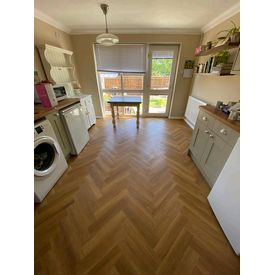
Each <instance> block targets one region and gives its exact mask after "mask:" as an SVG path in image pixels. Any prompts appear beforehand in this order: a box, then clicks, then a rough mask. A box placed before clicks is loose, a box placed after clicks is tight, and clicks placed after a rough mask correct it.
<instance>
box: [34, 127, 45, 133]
mask: <svg viewBox="0 0 275 275" xmlns="http://www.w3.org/2000/svg"><path fill="white" fill-rule="evenodd" d="M43 129H44V127H43V126H38V127H35V131H36V133H37V134H40V133H42V132H43Z"/></svg>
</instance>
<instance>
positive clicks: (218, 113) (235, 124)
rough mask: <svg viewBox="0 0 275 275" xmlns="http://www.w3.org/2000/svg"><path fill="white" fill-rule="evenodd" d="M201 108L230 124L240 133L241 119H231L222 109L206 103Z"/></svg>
mask: <svg viewBox="0 0 275 275" xmlns="http://www.w3.org/2000/svg"><path fill="white" fill-rule="evenodd" d="M200 108H201V109H202V110H203V111H205V112H207V113H209V114H210V115H212V116H213V117H215V118H216V119H218V120H219V121H221V122H222V123H224V124H225V125H227V126H229V127H230V128H232V129H233V130H235V131H237V132H238V133H240V121H239V120H230V119H228V115H227V114H225V113H223V112H222V111H219V110H217V109H216V108H215V107H214V106H210V105H205V106H200Z"/></svg>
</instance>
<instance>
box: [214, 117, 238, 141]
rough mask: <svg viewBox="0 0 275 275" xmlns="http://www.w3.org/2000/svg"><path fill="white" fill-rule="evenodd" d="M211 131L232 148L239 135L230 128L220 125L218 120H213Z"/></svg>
mask: <svg viewBox="0 0 275 275" xmlns="http://www.w3.org/2000/svg"><path fill="white" fill-rule="evenodd" d="M213 131H214V132H215V133H216V134H217V135H218V136H219V137H220V138H222V139H223V140H224V141H225V142H227V143H228V144H230V145H232V146H234V145H235V143H236V142H237V140H238V138H239V133H238V132H236V131H234V130H233V129H232V128H230V127H228V126H227V125H225V124H223V123H221V122H220V121H219V120H215V123H214V126H213Z"/></svg>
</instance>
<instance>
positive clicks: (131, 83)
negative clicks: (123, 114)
mask: <svg viewBox="0 0 275 275" xmlns="http://www.w3.org/2000/svg"><path fill="white" fill-rule="evenodd" d="M122 81H123V85H122V87H123V90H125V91H127V90H135V91H141V90H143V82H144V75H143V74H122Z"/></svg>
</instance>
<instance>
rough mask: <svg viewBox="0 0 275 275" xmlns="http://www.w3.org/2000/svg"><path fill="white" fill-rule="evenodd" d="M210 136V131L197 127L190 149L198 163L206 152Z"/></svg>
mask: <svg viewBox="0 0 275 275" xmlns="http://www.w3.org/2000/svg"><path fill="white" fill-rule="evenodd" d="M208 135H209V131H208V130H207V129H206V128H202V127H198V125H197V126H196V127H195V129H194V133H193V136H192V140H191V144H190V147H189V149H190V151H191V152H192V154H193V156H194V157H195V158H196V160H197V161H198V162H199V161H200V159H201V156H202V154H203V152H204V150H205V147H206V144H207V141H208Z"/></svg>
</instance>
